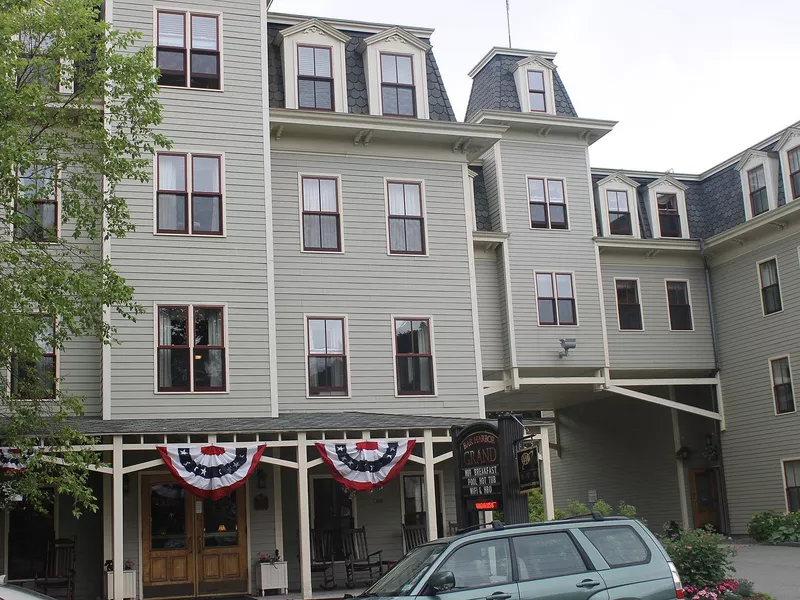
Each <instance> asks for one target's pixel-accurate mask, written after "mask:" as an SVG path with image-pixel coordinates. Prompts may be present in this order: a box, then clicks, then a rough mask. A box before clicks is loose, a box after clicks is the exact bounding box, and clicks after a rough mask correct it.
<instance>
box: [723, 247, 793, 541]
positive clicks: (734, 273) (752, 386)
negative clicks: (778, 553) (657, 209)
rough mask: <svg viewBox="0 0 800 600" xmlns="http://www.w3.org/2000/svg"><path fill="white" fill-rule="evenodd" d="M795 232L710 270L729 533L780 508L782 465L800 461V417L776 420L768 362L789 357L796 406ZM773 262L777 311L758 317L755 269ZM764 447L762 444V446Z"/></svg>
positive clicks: (743, 529)
mask: <svg viewBox="0 0 800 600" xmlns="http://www.w3.org/2000/svg"><path fill="white" fill-rule="evenodd" d="M798 246H800V234H797V233H795V234H793V235H790V236H786V237H783V238H782V239H778V240H776V241H774V242H772V243H770V244H768V245H765V246H762V247H760V248H757V249H754V250H752V251H750V252H747V253H745V254H743V255H740V256H739V257H737V258H734V259H733V260H730V261H728V262H724V263H721V264H718V265H716V266H714V267H713V268H712V272H711V277H712V294H713V298H714V308H715V311H716V316H717V326H718V338H719V345H720V363H721V364H720V367H721V377H722V393H723V400H724V403H725V418H726V425H727V431H726V432H725V433H724V434H723V438H722V450H723V457H724V460H725V478H726V483H727V489H728V502H729V504H730V513H731V526H732V532H733V533H735V534H740V533H746V531H747V520H748V519H749V518H750V516H751V515H753V514H754V513H756V512H759V511H762V510H767V509H773V510H776V511H785V510H786V494H785V490H784V487H783V486H784V483H783V473H782V470H781V462H780V461H781V459H784V458H800V437H798V435H797V432H798V431H799V430H800V413H799V412H794V413H789V414H784V415H777V416H776V415H775V403H774V400H773V396H772V382H771V379H770V370H769V362H768V360H769V359H770V358H775V357H779V356H785V355H789V356H790V358H791V364H792V380H793V386H794V396H795V404H798V403H800V335H798V328H799V327H800V264H798ZM773 256H776V257H777V259H778V270H779V274H780V284H781V295H782V298H783V312H781V313H777V314H773V315H769V316H766V317H765V316H763V314H762V309H761V297H760V284H759V279H758V273H757V269H756V264H757V263H758V262H759V261H761V260H764V259H767V258H770V257H773ZM767 442H768V443H767Z"/></svg>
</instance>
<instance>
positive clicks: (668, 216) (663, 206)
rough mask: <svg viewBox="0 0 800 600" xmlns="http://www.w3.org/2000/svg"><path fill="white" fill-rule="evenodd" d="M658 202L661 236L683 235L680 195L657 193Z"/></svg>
mask: <svg viewBox="0 0 800 600" xmlns="http://www.w3.org/2000/svg"><path fill="white" fill-rule="evenodd" d="M656 203H657V204H658V225H659V228H660V229H661V237H676V238H679V237H682V236H681V215H680V210H679V209H678V195H677V194H656Z"/></svg>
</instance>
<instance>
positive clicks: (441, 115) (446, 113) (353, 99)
mask: <svg viewBox="0 0 800 600" xmlns="http://www.w3.org/2000/svg"><path fill="white" fill-rule="evenodd" d="M309 18H310V17H309ZM322 20H324V19H322ZM287 27H290V25H288V24H284V23H269V25H268V28H267V37H268V40H267V44H268V48H267V53H268V55H269V76H268V77H269V106H270V108H285V106H286V104H285V102H286V99H285V96H284V85H285V82H284V78H283V62H282V60H281V48H280V45H279V44H278V40H277V36H278V32H280V31H281V30H282V29H286V28H287ZM388 28H389V27H388V26H387V29H388ZM340 31H341V32H342V33H344V34H345V35H347V36H349V37H350V41H348V42H347V45H346V48H345V54H346V56H345V64H346V67H347V104H348V112H350V113H352V114H357V115H368V114H369V97H368V94H367V75H366V70H365V69H364V57H363V56H362V54H361V53H360V52H359V51H358V46H359V44H360V43H361V41H362V40H363V39H364V38H367V37H370V36H371V35H372V33H365V32H359V31H349V30H344V29H341V30H340ZM419 39H421V40H423V41H425V42H427V43H428V44H430V39H427V38H423V37H420V38H419ZM426 58H427V61H426V62H427V77H428V105H429V113H430V114H429V118H430V119H431V120H434V121H455V120H456V116H455V113H454V112H453V107H452V106H451V105H450V99H449V98H448V97H447V92H446V91H445V89H444V81H443V80H442V74H441V73H440V72H439V67H438V65H437V64H436V59H435V58H434V56H433V52H432V51H428V52H427V53H426Z"/></svg>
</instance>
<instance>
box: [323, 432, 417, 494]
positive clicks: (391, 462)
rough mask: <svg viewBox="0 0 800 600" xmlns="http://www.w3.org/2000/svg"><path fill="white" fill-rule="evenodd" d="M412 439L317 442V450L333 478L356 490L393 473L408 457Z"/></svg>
mask: <svg viewBox="0 0 800 600" xmlns="http://www.w3.org/2000/svg"><path fill="white" fill-rule="evenodd" d="M414 444H416V440H413V439H402V440H398V441H396V442H378V441H371V440H370V441H365V442H354V443H351V444H336V443H334V442H318V443H317V444H316V446H317V450H319V455H320V456H321V457H322V460H323V461H325V463H326V464H327V465H328V468H329V469H330V471H331V474H332V475H333V478H334V479H335V480H336V481H338V482H339V483H341V484H342V485H343V486H345V487H346V488H349V489H351V490H356V491H359V492H364V491H369V490H373V489H375V488H376V487H380V486H382V485H384V484H385V483H386V482H388V481H390V480H392V479H393V478H395V477H397V474H398V473H400V469H402V468H403V465H405V464H406V462H407V461H408V457H409V456H411V452H412V451H413V450H414Z"/></svg>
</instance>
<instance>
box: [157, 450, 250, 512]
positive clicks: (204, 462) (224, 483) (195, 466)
mask: <svg viewBox="0 0 800 600" xmlns="http://www.w3.org/2000/svg"><path fill="white" fill-rule="evenodd" d="M264 447H265V444H255V445H251V446H217V445H212V446H194V447H187V446H182V445H180V444H176V445H174V446H156V450H158V452H159V454H161V458H163V459H164V462H165V463H166V465H167V467H168V468H169V470H170V471H171V472H172V474H173V475H174V476H175V479H177V480H178V481H179V482H180V483H181V485H183V487H185V488H186V489H187V490H189V491H190V492H191V493H192V494H194V495H195V496H199V497H200V498H209V499H211V500H219V499H220V498H224V497H225V496H227V495H228V494H230V493H231V492H232V491H233V490H235V489H236V488H238V487H241V486H243V485H244V484H245V482H246V481H247V479H248V478H249V477H250V475H252V474H253V471H255V468H256V467H257V466H258V461H259V460H260V459H261V455H262V454H264Z"/></svg>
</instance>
